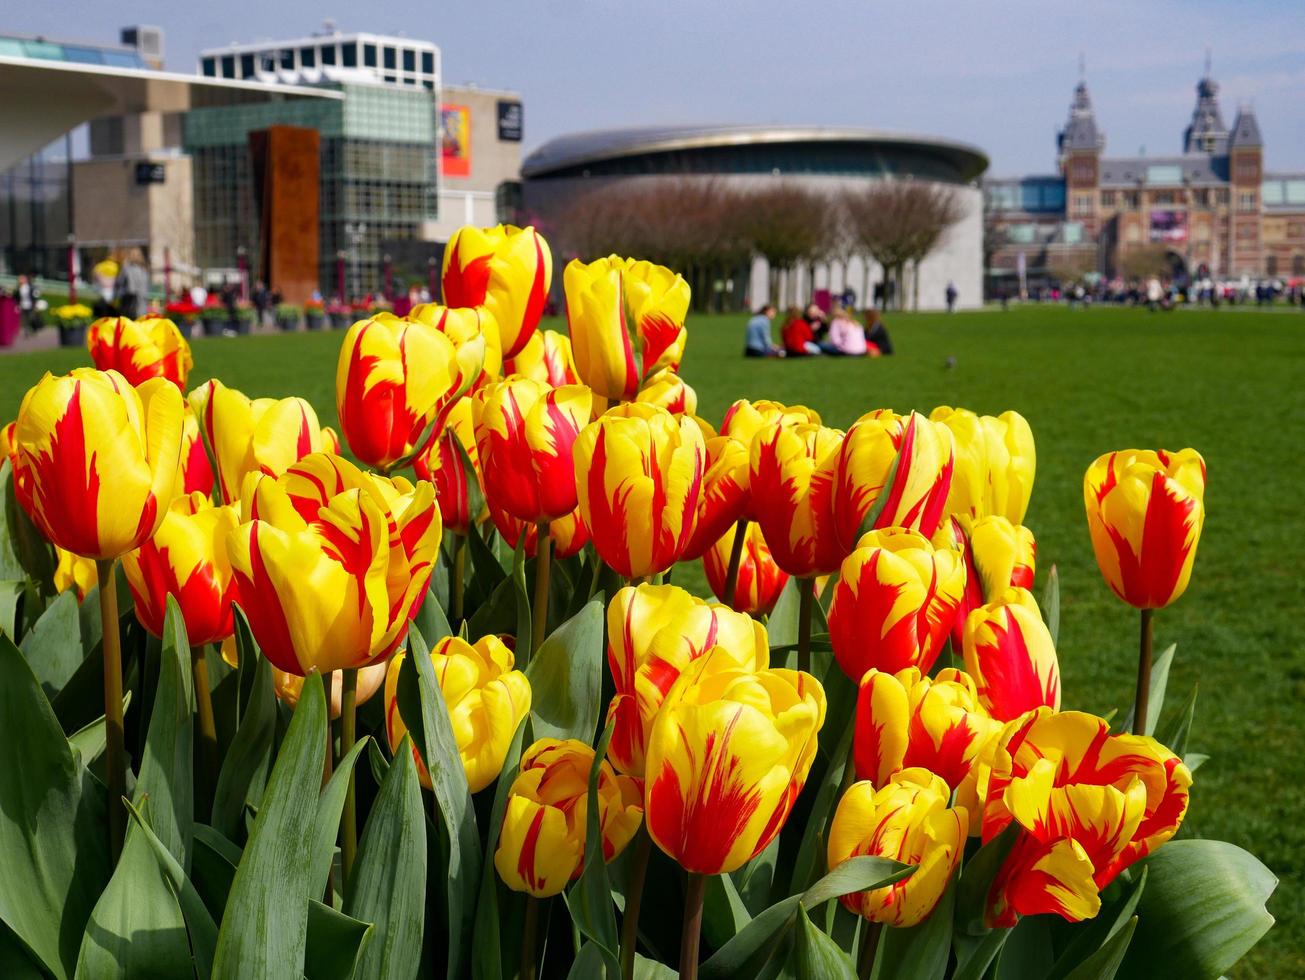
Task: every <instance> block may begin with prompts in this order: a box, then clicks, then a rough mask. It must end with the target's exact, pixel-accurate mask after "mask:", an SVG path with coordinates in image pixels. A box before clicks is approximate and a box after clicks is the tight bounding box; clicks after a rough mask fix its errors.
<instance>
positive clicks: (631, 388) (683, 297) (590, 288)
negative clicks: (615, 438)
mask: <svg viewBox="0 0 1305 980" xmlns="http://www.w3.org/2000/svg"><path fill="white" fill-rule="evenodd" d="M562 281H563V285H564V287H565V290H566V311H567V331H568V333H570V335H571V348H572V352H573V353H574V355H575V365H576V371H577V373H578V374H579V375H580V380H581V381H583V382H584V383H585V384H587V385H588V386H589V387H590V388H592V389H593V390H594V391H595V392H596V393H597V394H599V395H602V396H603V397H604V398H610V399H612V400H613V401H631V400H633V399H634V397H635V396H636V395H637V394H638V393H639V388H640V386H641V385H642V383H643V382H644V381H645V380H646V379H649V378H651V377H652V376H653V375H655V374H656V373H657V372H659V371H661V370H663V369H666V368H670V369H672V370H674V369H675V368H678V367H679V364H680V360H681V358H682V357H683V356H684V344H685V339H686V337H687V334H686V332H685V329H684V319H685V316H686V315H687V314H688V311H689V295H690V291H689V284H688V283H686V282H685V281H684V279H683V278H681V277H680V276H679V275H677V274H676V273H674V272H672V271H671V270H670V269H667V268H664V267H663V266H659V265H653V264H652V263H651V262H642V261H636V260H634V259H621V258H617V257H616V256H615V255H612V256H609V257H607V258H605V259H598V260H596V261H594V262H591V263H589V264H588V265H585V264H584V263H582V262H581V261H580V260H579V259H576V260H573V261H572V262H571V263H570V264H569V265H568V266H567V267H566V272H565V273H564V274H563V277H562ZM632 334H633V336H632Z"/></svg>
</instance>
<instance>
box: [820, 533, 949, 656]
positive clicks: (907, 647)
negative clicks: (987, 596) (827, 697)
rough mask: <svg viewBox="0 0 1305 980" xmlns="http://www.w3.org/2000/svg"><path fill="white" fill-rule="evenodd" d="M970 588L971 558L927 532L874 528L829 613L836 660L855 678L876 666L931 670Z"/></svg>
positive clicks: (847, 564)
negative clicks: (967, 569)
mask: <svg viewBox="0 0 1305 980" xmlns="http://www.w3.org/2000/svg"><path fill="white" fill-rule="evenodd" d="M964 591H965V561H964V558H963V557H962V556H961V555H960V554H959V553H957V552H955V551H953V550H952V549H951V548H946V547H942V548H935V547H934V545H933V544H932V542H930V540H929V539H928V538H926V537H925V536H924V535H923V534H920V533H918V532H916V531H908V530H907V529H905V528H900V527H890V528H885V529H883V530H880V531H869V532H867V533H866V534H865V536H864V537H862V538H861V541H860V542H859V544H858V546H857V549H856V550H855V551H854V552H852V554H850V555H848V557H847V559H846V560H845V561H844V562H843V565H842V569H841V573H840V575H839V579H838V583H837V584H836V585H835V586H834V597H833V600H832V602H831V605H830V608H829V638H830V641H831V642H832V644H833V647H834V656H835V657H836V658H837V660H838V665H839V666H840V667H842V668H843V672H844V673H845V674H847V676H848V677H850V678H851V679H852V680H853V681H860V679H861V675H862V674H864V673H865V672H866V671H867V670H870V669H871V668H874V669H876V670H881V671H884V672H886V673H889V674H895V673H897V672H898V671H900V670H905V669H906V668H907V667H918V668H919V669H920V670H921V671H922V672H924V673H928V671H929V669H930V668H931V667H933V662H934V660H936V659H937V658H938V654H939V652H940V651H941V650H942V645H943V642H944V641H945V640H946V639H947V634H948V632H950V630H951V627H952V624H953V623H954V622H955V620H956V607H957V606H958V605H959V604H960V601H961V598H962V596H963V594H964Z"/></svg>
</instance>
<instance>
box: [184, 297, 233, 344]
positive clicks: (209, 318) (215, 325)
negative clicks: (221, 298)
mask: <svg viewBox="0 0 1305 980" xmlns="http://www.w3.org/2000/svg"><path fill="white" fill-rule="evenodd" d="M199 319H200V321H201V322H202V323H203V324H204V336H205V337H221V336H222V331H223V330H224V329H226V326H227V308H226V307H225V306H222V305H221V304H218V303H210V304H208V305H207V306H205V307H204V308H203V309H202V310H200V311H199ZM182 322H186V321H185V320H183V321H182Z"/></svg>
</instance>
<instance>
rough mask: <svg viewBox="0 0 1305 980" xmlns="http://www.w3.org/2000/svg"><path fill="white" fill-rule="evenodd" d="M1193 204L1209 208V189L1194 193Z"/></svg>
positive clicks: (1203, 188)
mask: <svg viewBox="0 0 1305 980" xmlns="http://www.w3.org/2000/svg"><path fill="white" fill-rule="evenodd" d="M1192 203H1193V204H1199V205H1200V206H1201V207H1208V206H1209V204H1210V191H1209V188H1206V187H1202V188H1199V189H1198V190H1194V191H1192Z"/></svg>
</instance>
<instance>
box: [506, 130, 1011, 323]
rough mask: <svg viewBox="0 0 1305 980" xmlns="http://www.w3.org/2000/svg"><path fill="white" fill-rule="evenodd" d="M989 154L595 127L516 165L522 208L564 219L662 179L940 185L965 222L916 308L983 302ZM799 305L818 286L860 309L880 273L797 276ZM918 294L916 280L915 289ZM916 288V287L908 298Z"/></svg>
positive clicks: (920, 144) (924, 273)
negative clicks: (585, 201) (611, 190)
mask: <svg viewBox="0 0 1305 980" xmlns="http://www.w3.org/2000/svg"><path fill="white" fill-rule="evenodd" d="M987 168H988V157H987V155H986V154H985V153H984V152H983V151H982V150H980V149H978V148H977V147H974V146H971V145H969V144H967V143H962V142H958V141H955V140H948V139H941V138H938V137H934V136H920V135H914V134H909V133H894V132H885V131H881V130H873V129H859V128H853V127H845V126H779V125H721V126H708V125H686V126H655V127H638V128H627V129H607V130H595V131H589V132H581V133H570V134H566V135H563V136H558V137H556V138H554V139H552V140H549V141H548V142H546V143H544V144H543V145H542V146H540V147H538V148H537V149H536V150H535V151H534V152H533V153H531V154H530V155H529V156H528V157H527V158H526V159H525V161H524V162H523V163H522V166H521V176H522V182H523V186H522V195H523V201H522V203H523V205H524V208H525V211H526V212H527V213H528V214H531V213H534V214H539V213H547V214H552V215H559V214H565V213H566V212H567V211H568V205H569V204H570V203H571V202H573V201H574V202H578V201H579V199H580V198H581V196H582V195H584V194H585V193H587V192H588V191H590V190H592V189H596V188H598V187H600V186H601V187H604V188H606V187H610V186H612V185H613V184H614V183H620V182H625V181H628V182H630V184H631V186H632V187H638V188H642V187H646V186H648V183H649V182H656V181H658V180H661V179H668V178H669V179H675V180H683V179H685V178H697V177H701V178H704V179H711V180H714V181H725V182H727V183H728V184H730V185H732V186H736V187H742V188H757V187H761V186H763V184H764V182H767V181H772V180H774V179H775V178H781V179H784V180H787V181H790V182H795V183H800V184H802V185H804V186H809V187H811V188H813V189H821V190H825V191H828V192H829V193H831V194H834V193H837V192H838V191H840V190H842V189H846V188H848V187H853V186H856V185H858V184H863V183H864V182H866V181H877V180H916V181H927V182H930V183H938V184H945V185H948V186H950V187H952V188H954V191H955V193H956V195H957V196H958V197H959V198H960V200H961V202H962V204H963V206H964V210H965V217H964V218H963V219H962V220H961V222H959V223H958V224H957V225H956V226H954V227H953V228H952V230H951V231H950V232H949V233H948V234H947V236H946V238H945V240H944V241H943V242H942V243H941V244H940V246H939V247H938V249H937V250H936V251H935V252H934V253H933V254H932V255H931V256H930V257H929V258H928V259H926V260H925V261H924V262H923V263H922V264H921V268H920V270H919V287H918V296H919V305H920V308H922V309H926V308H931V307H940V306H942V305H943V304H944V295H945V292H946V288H947V284H948V283H949V282H950V283H954V284H955V285H956V287H957V290H958V291H959V293H960V305H963V306H965V305H978V304H979V303H980V302H981V299H982V278H983V268H982V267H983V257H982V237H983V235H982V222H983V219H982V207H981V195H980V192H979V190H978V181H979V178H980V177H981V176H982V175H983V173H984V171H986V170H987ZM768 271H769V270H767V269H766V267H765V263H764V261H763V260H760V259H759V260H757V262H756V263H754V268H753V270H752V273H751V276H750V281H749V285H748V287H747V288H746V289H745V290H742V291H741V295H740V299H742V300H745V301H746V302H747V303H749V304H750V305H757V304H758V303H759V302H760V301H761V300H762V299H763V298H764V294H765V292H766V291H767V289H768V282H769V277H768ZM796 274H797V277H798V281H797V282H796V283H795V284H793V285H794V288H793V289H792V290H791V291H790V290H789V289H788V288H787V287H786V288H785V292H786V293H787V294H789V295H790V297H792V298H797V297H801V298H806V297H807V296H809V295H813V294H815V293H816V292H817V291H819V290H821V289H828V290H829V291H831V292H832V293H834V294H841V293H844V292H846V291H848V290H849V289H850V290H851V291H853V292H855V293H857V294H858V299H857V302H858V303H864V297H863V296H861V295H860V294H862V293H863V292H864V290H865V288H866V287H867V285H869V286H871V287H873V284H874V283H877V282H879V281H880V278H881V271H880V270H878V269H877V268H876V267H874V265H873V263H870V264H869V266H868V267H863V266H862V263H861V260H860V259H859V258H853V259H852V260H851V261H850V262H848V263H831V264H829V265H828V266H827V267H825V266H821V267H817V268H816V270H815V281H814V283H813V282H811V281H810V275H811V274H810V270H798V272H797V273H796ZM912 286H914V284H912ZM913 291H914V290H913Z"/></svg>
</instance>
